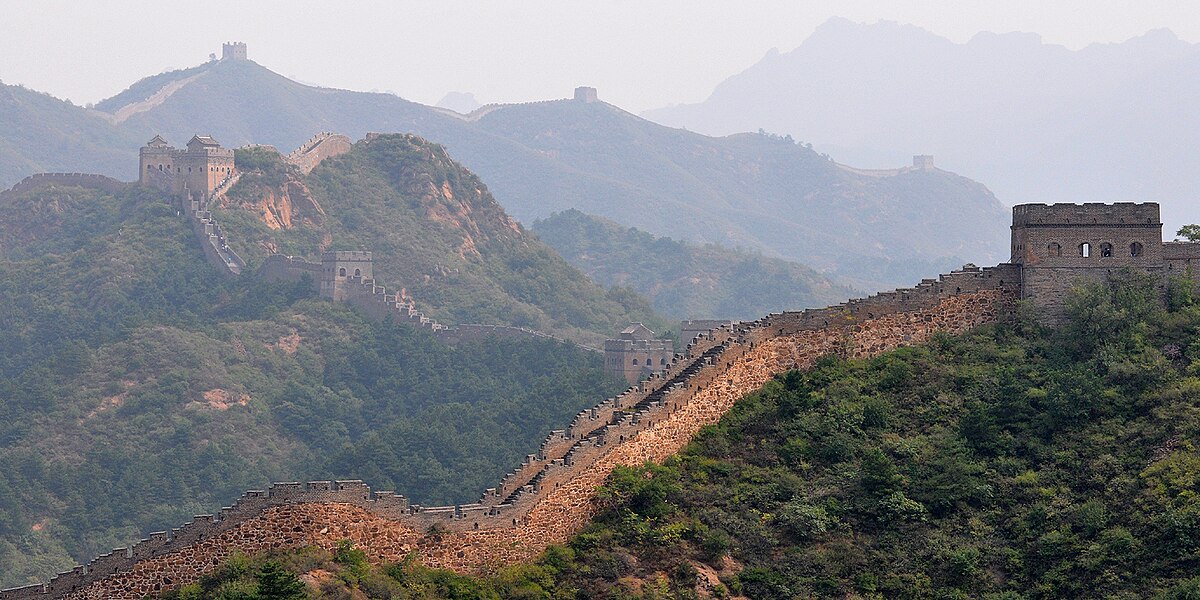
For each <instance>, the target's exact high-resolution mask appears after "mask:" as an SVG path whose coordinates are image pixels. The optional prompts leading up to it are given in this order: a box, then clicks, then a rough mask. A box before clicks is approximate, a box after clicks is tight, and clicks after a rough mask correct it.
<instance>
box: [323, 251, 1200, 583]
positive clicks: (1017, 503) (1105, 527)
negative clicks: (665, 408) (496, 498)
mask: <svg viewBox="0 0 1200 600" xmlns="http://www.w3.org/2000/svg"><path fill="white" fill-rule="evenodd" d="M1194 286H1195V282H1194V281H1177V282H1174V283H1173V285H1172V293H1171V294H1170V298H1171V310H1164V309H1163V308H1162V307H1161V305H1160V303H1159V295H1158V292H1157V291H1156V290H1155V289H1154V287H1153V286H1151V285H1149V282H1147V281H1145V280H1142V279H1141V278H1139V277H1137V276H1134V275H1129V274H1126V275H1123V276H1121V278H1120V281H1119V282H1118V283H1117V284H1115V285H1113V286H1111V287H1109V286H1101V285H1096V286H1091V287H1084V288H1081V289H1080V290H1078V292H1077V293H1076V294H1075V295H1074V296H1073V298H1072V299H1071V302H1070V306H1071V315H1072V316H1071V320H1070V322H1069V323H1067V324H1066V325H1064V326H1063V327H1062V328H1060V329H1059V330H1056V331H1047V330H1043V329H1041V328H1040V327H1038V326H1036V325H1034V324H1032V323H1030V322H1028V321H1025V320H1018V321H1016V322H1014V323H1008V324H1002V325H996V326H989V327H985V328H981V329H980V330H978V331H976V332H974V333H972V334H970V335H966V336H962V337H949V336H938V337H936V338H935V339H934V340H932V341H931V342H930V343H928V344H925V345H923V346H920V347H914V348H904V349H900V350H897V351H894V352H890V353H888V354H886V355H883V356H880V357H878V358H875V359H870V360H853V361H847V360H840V359H837V358H829V359H825V360H823V361H821V362H820V364H818V365H817V366H816V367H815V368H813V369H811V370H809V371H806V372H800V371H792V372H788V373H785V374H781V375H779V376H777V377H776V378H775V379H774V380H773V381H771V382H770V383H768V384H767V385H766V386H764V387H763V388H762V389H761V390H760V391H758V392H756V393H754V394H751V395H749V396H748V397H746V398H744V399H743V400H742V401H740V402H739V403H738V404H737V405H735V407H734V408H733V410H732V411H731V412H730V413H729V414H727V415H726V416H725V417H724V418H723V419H722V420H721V422H720V423H719V424H718V425H715V426H712V427H709V428H706V429H705V430H704V431H702V432H701V434H700V435H698V436H697V437H696V439H695V440H694V441H693V443H692V444H691V445H690V446H689V447H688V448H687V449H686V450H685V451H684V452H682V453H681V454H679V455H678V456H677V457H675V458H673V459H672V460H670V461H668V462H667V464H665V465H647V466H644V467H639V468H624V469H618V470H617V471H616V472H614V474H613V475H612V476H611V478H610V479H609V481H608V483H607V484H606V485H605V487H603V488H602V489H601V490H600V491H599V495H598V500H599V502H601V504H602V506H603V507H604V510H603V512H602V514H601V515H600V517H599V518H598V519H596V521H595V522H594V523H593V524H592V525H591V526H590V527H589V528H588V529H587V530H586V531H585V532H583V533H582V534H580V535H579V536H577V537H576V538H575V539H574V540H573V541H572V542H571V543H570V546H569V547H568V548H564V549H553V550H551V551H550V552H548V553H547V554H546V555H545V556H544V557H543V558H542V559H541V560H540V561H538V562H537V563H535V564H533V565H527V566H523V567H519V568H516V569H514V570H511V571H506V572H504V573H502V574H501V576H499V577H497V578H495V579H488V580H478V581H477V584H478V585H480V586H482V588H483V589H484V590H485V591H484V592H481V593H477V594H475V595H464V594H459V593H457V592H455V591H453V590H447V589H443V588H438V589H436V590H434V591H432V592H430V593H428V594H426V595H420V594H410V595H403V594H392V595H387V594H386V593H380V594H374V595H370V594H368V595H369V597H372V598H406V597H440V598H495V597H517V596H519V597H525V598H552V597H577V598H604V597H607V598H692V597H696V596H697V595H698V594H700V595H709V594H711V595H715V596H721V595H725V594H740V595H744V596H747V597H749V598H754V599H776V598H778V599H789V598H809V597H822V598H990V599H996V600H999V599H1005V600H1017V599H1023V598H1028V599H1035V598H1036V599H1041V598H1045V599H1049V598H1110V599H1126V598H1128V599H1133V598H1148V597H1153V598H1162V599H1182V598H1196V597H1197V594H1198V593H1200V577H1198V573H1200V535H1197V532H1200V449H1198V447H1197V440H1198V439H1200V412H1198V411H1197V410H1196V406H1197V398H1198V396H1200V304H1196V303H1195V300H1194V294H1191V293H1188V292H1190V291H1191V290H1193V289H1194ZM506 578H507V579H506ZM513 578H516V579H518V580H520V581H521V584H520V585H519V586H516V587H519V589H521V590H522V592H521V594H516V595H510V594H509V593H508V592H504V591H503V590H504V589H512V587H509V588H502V587H500V586H501V585H509V584H504V583H502V582H504V581H510V580H512V579H513ZM329 597H335V596H329Z"/></svg>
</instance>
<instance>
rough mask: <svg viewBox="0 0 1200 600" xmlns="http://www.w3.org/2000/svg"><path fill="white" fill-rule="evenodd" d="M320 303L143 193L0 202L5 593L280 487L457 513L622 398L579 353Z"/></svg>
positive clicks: (69, 192) (72, 192)
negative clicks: (386, 493) (235, 269)
mask: <svg viewBox="0 0 1200 600" xmlns="http://www.w3.org/2000/svg"><path fill="white" fill-rule="evenodd" d="M311 290H312V287H311V284H310V283H309V282H302V283H301V284H298V285H292V284H282V285H266V284H263V283H262V282H260V281H258V280H256V279H255V278H253V277H242V278H238V279H231V278H226V277H223V276H222V275H221V274H220V273H219V272H217V271H216V270H215V269H213V268H212V267H210V266H209V265H208V264H207V263H205V262H204V260H203V258H202V256H201V254H200V249H199V245H198V244H197V243H196V241H195V239H194V237H193V234H192V232H191V230H190V228H189V227H188V226H187V224H186V222H185V221H184V220H183V219H181V218H179V216H178V215H177V213H176V211H175V209H173V208H171V207H170V206H169V205H168V204H167V203H166V202H164V201H163V198H161V197H160V196H159V195H157V194H155V193H153V192H150V191H148V190H143V189H134V190H131V191H130V192H128V193H123V194H119V195H116V196H114V195H109V194H105V193H100V192H97V191H93V190H83V189H79V188H55V189H48V190H44V191H41V192H36V193H31V194H27V195H23V196H19V197H7V198H5V199H4V200H3V202H0V348H2V349H3V351H0V440H2V443H0V473H3V474H4V477H3V478H0V587H9V586H14V585H18V584H24V583H32V582H35V581H39V580H42V579H44V578H47V577H49V576H50V575H52V574H54V573H56V572H59V571H62V570H64V569H66V568H69V567H70V566H71V565H73V564H75V563H76V562H78V561H86V560H89V559H91V558H93V557H95V556H96V555H99V554H101V553H104V552H107V551H108V550H109V549H111V548H113V547H117V546H121V545H124V544H127V543H129V542H131V541H135V540H137V539H138V538H140V537H142V536H143V535H144V534H145V532H147V531H154V530H163V529H168V528H171V527H177V526H179V525H180V524H182V523H183V522H185V521H186V520H188V519H190V518H191V516H192V515H195V514H205V513H211V512H213V511H214V510H216V509H218V508H219V507H220V506H221V505H223V504H228V503H229V502H231V501H232V500H234V499H235V498H236V497H237V496H238V495H240V494H241V493H242V492H243V491H245V490H246V489H256V488H262V487H263V486H264V485H265V484H267V483H268V482H270V481H273V480H274V481H281V480H282V481H303V480H317V479H333V478H342V479H347V478H358V479H363V480H365V481H367V482H368V483H369V484H370V485H372V486H373V487H375V488H376V489H395V490H397V491H399V492H401V493H404V494H406V495H408V496H410V497H412V498H413V499H414V500H415V501H417V502H423V503H426V504H441V503H448V502H470V501H473V500H475V499H476V498H477V497H478V494H479V493H480V492H481V491H482V490H483V489H484V488H486V487H489V486H491V485H494V484H495V482H496V481H498V480H499V478H500V477H501V476H502V475H503V474H504V473H505V472H506V471H507V470H509V469H510V468H512V466H513V465H515V464H518V463H519V462H520V460H521V459H522V458H523V457H524V456H525V455H526V454H527V453H528V451H529V448H532V447H536V445H537V444H538V443H539V441H540V440H541V438H542V437H543V436H544V435H545V434H546V432H548V431H549V430H550V429H551V428H553V427H555V426H561V425H562V424H563V423H566V422H567V421H569V420H570V418H571V417H572V416H573V415H574V414H575V413H576V412H578V410H580V409H581V408H583V407H584V406H587V405H590V404H592V403H594V402H596V401H597V400H598V399H600V398H602V397H604V396H605V395H608V394H611V393H613V392H614V391H616V389H619V386H620V384H619V383H616V382H613V381H610V380H608V379H607V378H605V377H604V375H603V373H602V370H601V359H600V357H599V355H597V354H595V353H590V352H584V351H582V350H580V349H578V348H576V347H574V346H571V345H567V344H562V343H557V342H553V341H540V342H516V341H500V340H484V341H480V342H475V343H465V344H461V345H460V346H458V347H456V348H449V347H446V346H443V345H441V344H439V343H438V342H436V341H435V340H434V339H433V338H432V337H431V336H429V335H428V334H427V333H425V332H422V331H418V330H415V329H412V328H409V327H407V326H402V325H398V324H392V323H384V324H382V325H381V324H378V323H375V322H372V321H369V320H365V319H364V318H363V317H361V316H359V315H358V314H356V313H354V312H352V311H350V310H347V309H346V308H345V307H342V306H338V305H333V304H331V303H328V302H324V301H320V300H317V299H315V298H313V293H312V291H311Z"/></svg>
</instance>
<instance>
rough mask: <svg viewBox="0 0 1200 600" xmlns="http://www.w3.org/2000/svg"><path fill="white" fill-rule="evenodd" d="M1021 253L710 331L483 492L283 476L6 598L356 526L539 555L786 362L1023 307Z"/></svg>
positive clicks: (423, 543) (187, 570)
mask: <svg viewBox="0 0 1200 600" xmlns="http://www.w3.org/2000/svg"><path fill="white" fill-rule="evenodd" d="M1019 296H1020V268H1019V267H1018V266H1016V265H1001V266H998V267H992V268H986V269H967V270H963V271H957V272H954V273H951V274H948V275H944V276H942V277H941V278H939V279H937V280H926V281H923V282H922V283H921V284H920V285H918V286H917V287H915V288H911V289H904V290H897V291H894V292H888V293H883V294H878V295H875V296H871V297H869V298H865V299H861V300H855V301H851V302H848V303H845V304H841V305H838V306H833V307H829V308H824V309H817V310H806V311H801V312H785V313H777V314H772V315H769V316H767V317H764V318H762V319H760V320H758V321H755V322H752V323H744V324H738V325H727V326H724V327H722V328H719V329H716V330H713V331H711V332H709V333H708V334H706V335H703V336H701V337H699V338H698V339H697V340H696V341H695V342H693V343H692V344H690V345H689V346H688V347H687V348H686V349H685V351H684V352H683V353H682V354H679V355H676V356H675V357H674V358H673V360H672V361H671V363H670V364H669V365H668V366H667V368H666V369H664V370H662V371H660V372H658V373H656V374H654V375H653V376H651V377H650V378H649V379H648V380H646V381H645V382H643V383H642V384H640V385H638V386H635V387H633V388H630V389H629V390H627V391H626V392H625V393H623V394H621V395H619V396H616V397H614V398H610V399H607V400H605V401H604V402H601V403H600V404H597V405H596V406H595V407H593V408H591V409H588V410H585V411H583V412H581V413H579V414H578V415H577V416H576V417H575V419H574V420H573V421H572V422H571V424H570V425H569V426H568V427H567V428H566V429H563V430H557V431H554V432H551V434H550V436H549V437H548V438H547V439H546V440H545V441H544V442H543V443H542V445H541V447H540V448H539V449H538V452H537V453H536V454H531V455H529V457H527V458H526V460H525V462H524V463H522V464H521V465H519V466H518V467H517V468H516V469H515V470H514V471H513V472H511V473H510V474H509V475H508V476H506V477H505V478H504V479H503V480H502V481H501V482H500V483H499V485H498V486H497V487H496V488H492V489H488V490H486V491H485V492H484V494H483V496H482V497H481V498H480V500H479V502H477V503H474V504H469V505H459V506H439V507H424V506H419V505H415V504H410V503H409V502H408V501H407V499H405V498H404V497H403V496H401V495H397V494H396V493H394V492H373V491H371V490H370V489H369V488H368V487H367V486H366V485H365V484H364V483H363V482H360V481H335V482H326V481H322V482H310V483H307V484H300V483H280V484H275V485H273V486H271V487H270V488H269V489H267V490H265V491H251V492H247V493H246V494H245V495H243V496H242V497H241V498H240V499H239V500H238V501H237V502H236V503H234V504H233V505H232V506H230V507H227V508H225V509H222V510H221V511H220V512H219V513H218V514H216V515H203V516H198V517H196V519H195V520H194V521H192V522H191V523H188V524H186V525H184V526H182V527H180V528H179V529H176V530H173V531H171V532H156V533H152V534H150V535H149V537H148V538H147V539H145V540H143V541H142V542H140V543H139V544H137V545H135V546H133V547H131V548H128V549H117V550H114V551H113V552H112V553H110V554H107V555H104V556H101V557H99V558H97V559H96V560H94V561H92V562H91V563H90V564H88V565H86V566H80V567H76V568H75V569H73V570H72V571H69V572H67V573H63V574H61V575H59V576H58V577H56V578H54V579H52V580H51V581H50V582H48V583H46V584H45V585H35V586H29V587H24V588H17V589H13V590H7V591H4V592H0V599H4V600H15V599H25V598H70V599H85V598H87V599H100V598H119V599H125V598H128V599H133V598H141V597H143V596H144V595H146V594H152V593H155V592H157V591H160V590H162V589H165V588H170V587H175V586H178V585H182V584H186V583H188V582H191V581H195V580H196V579H197V578H198V577H199V576H200V575H202V574H203V573H205V572H207V571H208V570H211V569H212V568H214V567H215V565H217V564H220V563H221V562H222V561H223V560H225V559H227V558H229V557H230V556H232V555H233V554H234V553H237V552H243V553H254V552H259V551H264V550H270V549H279V548H296V547H301V546H319V547H323V548H327V549H332V548H334V547H335V546H336V544H337V543H338V542H339V541H341V540H350V541H352V542H353V543H355V544H356V545H357V546H359V547H360V548H362V549H363V550H364V551H365V552H366V553H367V554H368V556H369V557H370V558H371V560H373V561H376V562H385V561H398V560H401V559H403V558H404V557H405V556H407V555H409V554H410V553H412V552H416V553H418V555H419V556H420V557H421V560H422V561H423V562H424V563H425V564H427V565H430V566H435V567H445V568H450V569H453V570H456V571H459V572H464V573H481V572H487V571H490V570H492V569H494V568H496V567H498V566H501V565H505V564H511V563H514V562H519V561H525V560H529V559H531V558H533V557H535V556H536V555H537V554H538V553H540V552H541V551H542V550H543V549H545V548H546V547H547V546H548V545H550V544H554V543H561V542H564V541H566V540H567V539H569V537H570V536H571V535H572V533H573V532H575V531H578V530H579V529H580V528H581V527H583V526H584V525H585V524H586V523H587V522H588V520H589V519H590V518H591V517H592V516H593V515H594V514H595V511H596V506H595V504H593V502H592V495H593V492H594V490H595V489H596V487H597V486H599V485H600V484H602V483H603V481H604V479H605V478H606V477H607V476H608V474H609V473H610V472H611V471H612V469H613V468H614V467H615V466H617V465H636V464H641V463H643V462H645V461H648V460H653V461H661V460H663V459H665V458H666V457H668V456H670V455H671V454H673V453H675V452H677V451H678V450H679V449H681V448H682V447H683V446H684V445H685V444H686V443H687V442H688V440H690V439H691V437H692V436H693V435H695V433H696V432H697V431H699V429H700V428H701V427H703V426H704V425H707V424H710V423H715V422H716V421H717V420H718V419H720V417H721V416H722V415H723V414H724V413H725V412H726V411H727V410H728V409H729V408H730V407H731V406H732V405H733V403H734V402H735V401H736V400H737V399H738V398H740V397H742V396H743V395H745V394H747V393H749V392H752V391H754V390H755V389H757V388H758V387H760V386H761V385H762V384H763V383H765V382H766V381H768V380H769V379H770V378H771V377H772V376H773V375H774V374H775V373H779V372H782V371H785V370H787V369H790V368H806V367H809V366H811V365H812V364H813V363H814V362H815V361H816V360H817V359H818V358H820V357H822V356H825V355H829V354H834V355H838V356H845V357H854V358H860V357H869V356H875V355H878V354H880V353H882V352H885V351H887V350H890V349H892V348H895V347H898V346H901V345H905V344H914V343H921V342H923V341H925V340H927V339H929V337H930V336H932V335H933V334H934V333H935V332H939V331H944V332H948V333H961V332H964V331H967V330H969V329H971V328H973V327H977V326H979V325H983V324H987V323H992V322H995V321H997V320H999V319H1001V318H1003V317H1004V316H1006V315H1011V314H1013V312H1014V307H1015V303H1016V301H1017V299H1018V298H1019Z"/></svg>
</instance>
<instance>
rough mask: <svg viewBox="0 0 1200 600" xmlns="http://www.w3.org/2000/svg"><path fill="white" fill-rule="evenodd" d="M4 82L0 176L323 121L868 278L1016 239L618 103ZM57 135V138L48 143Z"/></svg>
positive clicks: (184, 75)
mask: <svg viewBox="0 0 1200 600" xmlns="http://www.w3.org/2000/svg"><path fill="white" fill-rule="evenodd" d="M3 94H4V95H7V96H9V97H12V98H21V99H22V100H21V101H20V110H19V111H13V112H11V113H6V114H5V116H2V117H0V119H4V120H6V121H13V125H14V126H12V127H6V128H4V129H3V130H0V148H3V149H5V151H4V154H3V155H0V158H3V164H0V185H6V184H11V183H13V182H14V181H15V180H16V179H18V178H19V177H21V176H23V175H24V174H27V173H29V172H32V171H37V170H71V171H98V172H101V173H105V174H110V175H114V176H119V177H122V178H124V179H132V177H133V171H134V170H135V167H134V165H136V160H135V157H136V152H137V148H138V147H139V146H140V145H141V144H142V143H144V141H145V140H148V139H150V137H151V136H153V135H154V134H157V133H161V134H163V135H164V136H166V137H167V138H168V139H169V140H171V141H173V142H175V143H182V142H183V141H184V140H186V139H188V138H189V137H190V136H191V135H192V134H193V133H196V132H204V133H208V134H212V135H214V136H215V137H216V138H217V139H218V140H220V141H221V142H222V143H223V144H224V145H226V146H237V145H241V144H246V143H259V144H273V145H275V146H277V147H279V148H281V149H283V150H284V151H287V150H288V149H290V148H292V147H295V146H297V145H299V144H300V143H302V142H303V141H305V140H306V139H308V138H309V137H310V136H311V135H312V134H313V133H314V132H317V131H337V132H340V133H345V134H347V135H349V136H351V137H353V138H356V139H357V138H358V137H361V136H362V135H364V134H366V133H367V132H371V131H378V132H412V133H416V134H418V135H421V136H423V137H425V138H427V139H430V140H433V141H436V142H438V143H441V144H443V145H444V146H445V147H446V148H447V149H448V150H449V151H450V154H451V156H453V157H454V158H455V159H457V160H459V161H461V162H462V163H463V164H465V165H466V166H467V167H469V168H470V169H471V170H473V171H474V172H476V173H478V174H479V175H480V177H481V178H482V179H483V181H484V182H486V183H487V185H488V187H489V188H490V189H491V191H492V192H493V193H494V194H495V197H496V198H497V200H498V201H499V202H500V203H501V204H502V205H503V206H504V207H505V209H506V210H507V211H508V212H509V214H511V215H513V216H514V217H515V218H517V219H518V220H521V221H526V222H528V221H531V220H533V219H535V218H540V217H546V216H549V215H550V214H551V213H553V212H556V211H562V210H567V209H570V208H578V209H580V210H582V211H584V212H587V213H589V214H595V215H598V216H602V217H605V218H608V219H611V220H613V221H616V222H618V223H621V224H622V225H626V226H636V227H638V228H639V229H642V230H643V231H647V232H650V233H653V234H655V235H668V236H671V237H673V238H676V239H680V240H687V241H692V242H701V243H717V244H722V245H725V246H730V247H744V248H747V249H751V250H754V251H758V252H762V253H764V254H765V255H768V256H776V257H780V258H786V259H789V260H794V261H799V262H802V263H804V264H807V265H810V266H812V267H814V268H816V269H818V270H820V271H823V272H825V273H827V274H829V275H830V276H833V277H837V278H839V279H840V280H842V281H846V282H850V283H853V284H855V285H857V286H858V287H862V288H865V289H870V288H882V287H894V286H896V285H900V284H907V283H911V282H912V281H913V280H916V279H919V278H920V277H922V276H925V275H928V274H929V273H936V272H939V271H943V270H945V269H946V268H947V267H953V266H958V265H961V264H962V263H963V262H967V261H972V262H978V263H981V264H982V263H993V262H997V261H998V260H1002V259H1003V258H1004V256H1003V254H1005V251H1006V249H1007V241H1006V236H1007V233H1006V231H1007V227H1006V224H1007V221H1008V219H1007V216H1006V214H1005V213H1006V211H1005V209H1004V208H1003V206H1002V205H1001V204H1000V203H999V202H998V201H997V200H996V199H995V198H994V197H993V196H992V194H991V193H990V192H988V190H987V189H986V188H984V187H983V186H982V185H980V184H978V183H975V182H973V181H971V180H969V179H965V178H963V177H958V176H955V175H953V174H951V173H948V172H945V171H940V170H936V169H932V170H912V169H907V170H897V171H890V172H876V173H864V172H858V171H854V170H850V169H846V168H843V167H841V166H840V165H838V164H836V163H834V162H832V161H831V160H829V159H828V158H826V157H823V156H821V155H819V154H818V153H816V152H814V151H813V150H811V149H810V148H807V147H805V146H803V145H800V144H797V143H794V142H793V141H792V140H790V139H786V138H780V137H775V136H770V135H759V134H739V135H733V136H729V137H723V138H713V137H708V136H704V135H700V134H696V133H692V132H689V131H685V130H680V129H671V128H667V127H663V126H660V125H657V124H654V123H652V122H650V121H646V120H644V119H641V118H638V117H636V116H634V115H632V114H629V113H627V112H625V111H622V110H620V109H619V108H617V107H614V106H612V105H609V104H606V103H603V102H584V101H574V100H559V101H549V102H537V103H530V104H521V105H507V106H497V105H490V106H485V107H482V108H480V109H478V110H476V111H474V112H473V113H471V115H469V116H464V115H461V114H457V113H455V112H453V111H450V110H447V109H442V108H434V107H429V106H424V105H421V104H416V103H413V102H408V101H406V100H403V99H401V98H398V97H396V96H393V95H389V94H376V93H360V92H349V91H343V90H333V89H325V88H317V87H311V86H307V85H302V84H299V83H296V82H294V81H291V80H289V79H287V78H285V77H282V76H280V75H278V74H276V73H274V72H272V71H270V70H268V69H266V68H264V67H261V66H259V65H258V64H256V63H254V62H252V61H247V60H223V61H213V62H209V63H206V64H203V65H199V66H197V67H192V68H189V69H184V70H179V71H172V72H168V73H163V74H160V75H156V76H153V77H148V78H146V79H143V80H141V81H138V82H137V83H135V84H133V85H132V86H130V88H129V89H127V90H126V91H124V92H122V93H120V94H118V95H116V96H114V97H113V98H110V99H108V100H105V101H103V102H100V103H99V104H97V105H96V107H95V109H94V110H87V109H84V108H80V107H74V106H71V105H69V104H66V103H63V102H59V101H57V100H54V99H53V98H49V97H47V96H44V95H40V94H35V93H31V92H29V91H28V90H24V89H20V88H15V89H14V88H5V89H4V92H3ZM14 102H16V101H14ZM10 132H16V133H15V134H14V133H10ZM44 139H48V140H51V141H52V142H53V144H52V145H53V151H50V149H46V148H38V146H39V145H45V144H44V142H43V141H42V140H44ZM73 139H80V140H83V142H84V143H81V144H79V145H73V144H72V143H71V141H72V140H73ZM122 158H123V160H122Z"/></svg>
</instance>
